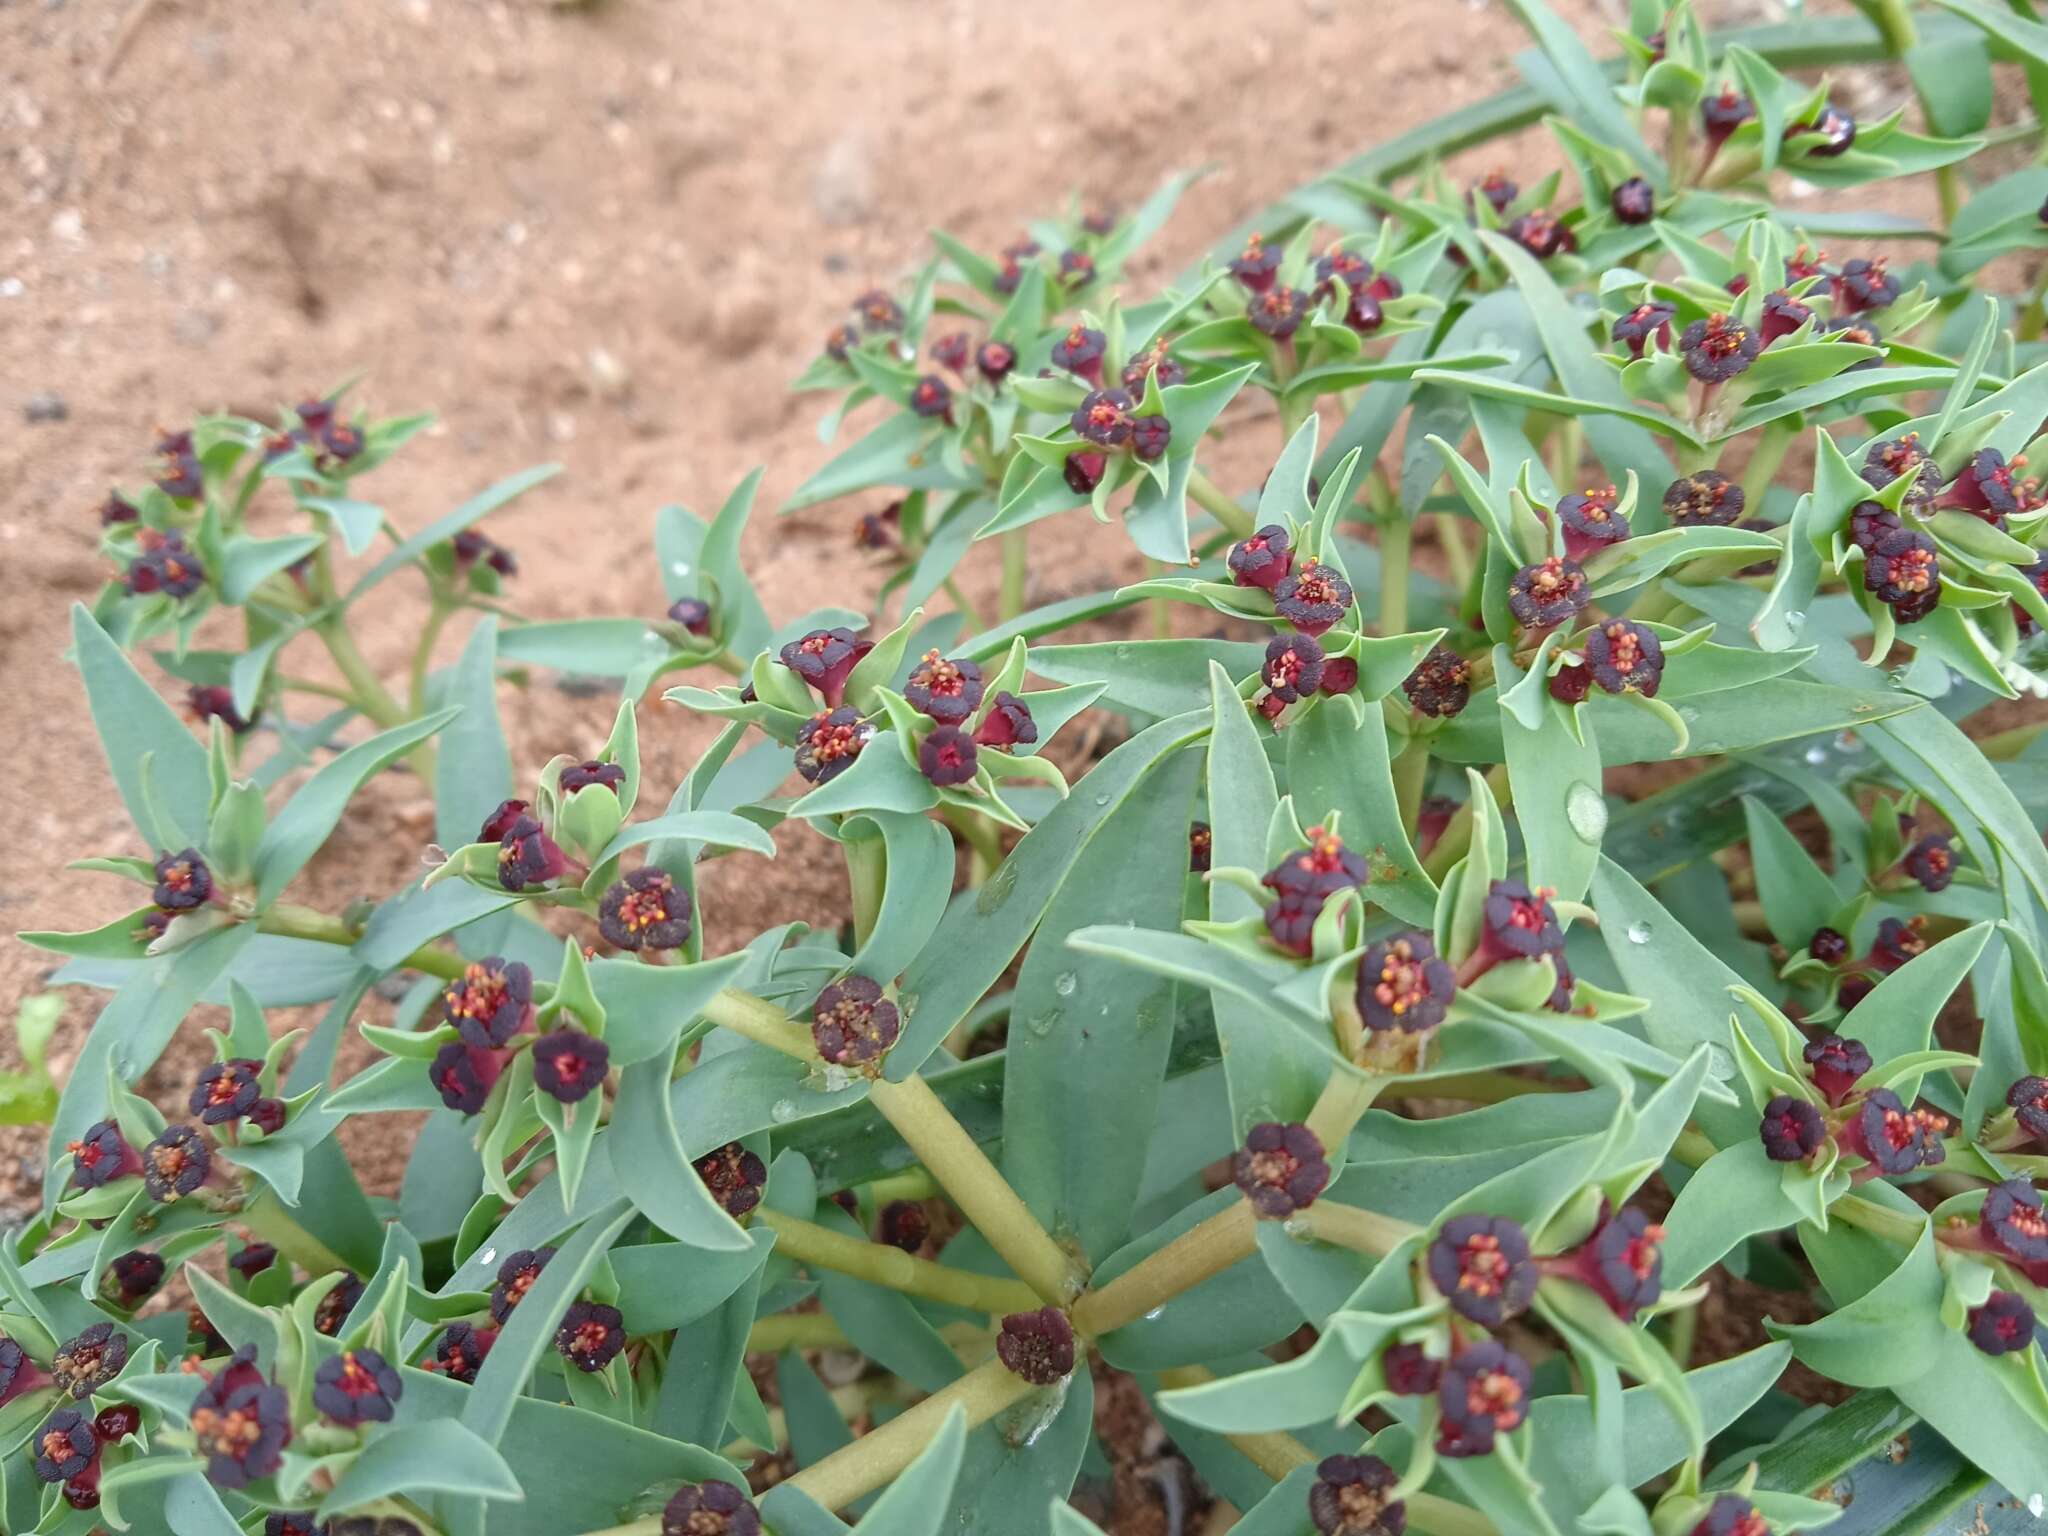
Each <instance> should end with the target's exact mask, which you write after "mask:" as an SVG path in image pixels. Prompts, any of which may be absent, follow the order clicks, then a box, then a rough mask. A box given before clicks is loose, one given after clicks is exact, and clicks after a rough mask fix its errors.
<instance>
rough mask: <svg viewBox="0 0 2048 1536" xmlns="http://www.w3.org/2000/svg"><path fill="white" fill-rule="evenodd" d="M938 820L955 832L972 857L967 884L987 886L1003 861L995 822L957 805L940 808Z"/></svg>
mask: <svg viewBox="0 0 2048 1536" xmlns="http://www.w3.org/2000/svg"><path fill="white" fill-rule="evenodd" d="M939 820H941V821H943V822H944V823H945V824H946V825H947V826H949V827H951V828H952V829H953V831H954V832H955V833H956V834H957V835H958V836H959V838H960V841H961V842H963V843H965V844H966V845H967V848H968V852H969V853H971V854H972V855H973V863H972V867H971V868H970V869H969V871H968V883H969V884H971V885H981V884H983V883H985V882H986V881H987V879H988V877H989V876H990V875H992V874H994V873H995V872H996V866H997V865H999V864H1001V863H1002V862H1003V840H1002V835H1001V834H1000V833H999V832H997V830H996V827H995V823H994V822H992V821H990V820H989V819H988V818H987V817H986V816H983V815H981V814H980V813H979V812H976V811H970V810H968V809H967V808H966V807H964V806H958V805H942V806H940V807H939Z"/></svg>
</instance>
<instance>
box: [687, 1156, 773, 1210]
mask: <svg viewBox="0 0 2048 1536" xmlns="http://www.w3.org/2000/svg"><path fill="white" fill-rule="evenodd" d="M690 1166H691V1167H693V1168H695V1169H696V1170H697V1177H698V1178H700V1179H702V1180H703V1181H704V1187H705V1188H706V1189H708V1190H710V1191H711V1197H712V1199H714V1200H716V1201H717V1202H718V1203H719V1205H721V1206H722V1207H724V1209H725V1214H726V1215H728V1216H735V1217H737V1216H744V1215H746V1214H747V1212H749V1211H751V1210H752V1209H753V1208H754V1207H755V1206H757V1205H759V1204H760V1203H761V1191H762V1189H763V1188H765V1187H766V1186H767V1183H768V1168H767V1165H766V1164H765V1163H763V1162H762V1161H761V1159H760V1158H758V1157H756V1156H755V1155H754V1154H753V1153H752V1152H749V1151H748V1150H747V1149H746V1147H745V1146H744V1145H742V1144H741V1143H740V1142H737V1141H728V1142H727V1143H726V1144H725V1145H724V1146H722V1147H714V1148H713V1149H712V1150H711V1151H709V1152H706V1153H705V1154H704V1155H703V1156H702V1157H700V1158H698V1159H697V1160H696V1161H695V1162H694V1163H692V1164H691V1165H690Z"/></svg>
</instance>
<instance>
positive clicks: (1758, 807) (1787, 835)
mask: <svg viewBox="0 0 2048 1536" xmlns="http://www.w3.org/2000/svg"><path fill="white" fill-rule="evenodd" d="M1742 812H1743V816H1744V818H1745V824H1746V825H1747V827H1748V829H1749V851H1750V858H1751V860H1752V861H1753V862H1754V863H1755V865H1756V886H1757V894H1758V895H1759V896H1760V897H1762V898H1763V904H1764V920H1765V921H1766V922H1768V923H1769V924H1770V927H1771V935H1772V937H1774V938H1775V939H1777V941H1778V942H1779V943H1780V944H1782V945H1784V946H1785V948H1786V949H1788V950H1790V951H1792V953H1794V954H1799V953H1801V952H1803V951H1804V950H1805V948H1806V946H1807V944H1808V942H1810V941H1811V940H1812V938H1813V934H1814V930H1815V929H1817V928H1823V927H1825V926H1827V924H1828V923H1829V922H1830V921H1831V920H1832V919H1833V918H1834V916H1835V914H1836V913H1838V912H1839V911H1840V910H1841V908H1842V895H1841V892H1839V891H1838V890H1836V889H1835V885H1834V882H1833V881H1832V880H1830V879H1829V878H1828V877H1827V876H1826V875H1825V874H1823V873H1822V872H1821V868H1820V866H1819V865H1818V864H1816V863H1814V862H1813V859H1812V857H1811V856H1810V855H1809V854H1808V853H1807V851H1806V850H1805V849H1804V848H1802V847H1801V846H1800V845H1799V839H1798V838H1796V837H1794V836H1793V835H1792V833H1791V832H1790V831H1789V830H1788V829H1787V828H1786V826H1785V824H1784V823H1783V822H1782V821H1780V820H1779V819H1778V818H1777V816H1776V815H1775V814H1773V813H1772V811H1771V810H1770V809H1769V807H1767V806H1766V805H1765V804H1764V803H1763V802H1762V801H1761V800H1758V799H1757V798H1756V797H1755V796H1753V795H1744V796H1743V797H1742Z"/></svg>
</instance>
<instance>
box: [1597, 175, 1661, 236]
mask: <svg viewBox="0 0 2048 1536" xmlns="http://www.w3.org/2000/svg"><path fill="white" fill-rule="evenodd" d="M1607 206H1608V207H1609V208H1610V209H1611V210H1612V211H1613V213H1614V217H1615V218H1616V219H1618V220H1619V221H1620V222H1621V223H1623V224H1647V223H1649V222H1650V220H1651V219H1653V218H1655V217H1656V216H1657V189H1656V188H1655V187H1653V186H1651V185H1650V184H1649V183H1648V182H1647V181H1645V180H1643V178H1642V177H1640V176H1631V177H1629V179H1628V180H1627V181H1624V182H1622V183H1621V184H1620V185H1619V186H1617V187H1616V188H1615V189H1614V190H1613V191H1612V192H1611V193H1609V194H1608V198H1607Z"/></svg>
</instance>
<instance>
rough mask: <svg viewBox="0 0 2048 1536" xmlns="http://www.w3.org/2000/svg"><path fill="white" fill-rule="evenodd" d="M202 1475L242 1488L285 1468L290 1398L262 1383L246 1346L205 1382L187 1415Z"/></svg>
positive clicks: (216, 1482) (219, 1484) (218, 1484)
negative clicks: (202, 1466) (201, 1462)
mask: <svg viewBox="0 0 2048 1536" xmlns="http://www.w3.org/2000/svg"><path fill="white" fill-rule="evenodd" d="M188 1417H189V1419H190V1422H191V1425H192V1435H193V1438H194V1439H195V1440H196V1441H197V1442H198V1447H197V1448H198V1450H199V1453H200V1454H201V1455H202V1456H204V1457H205V1458H206V1475H207V1477H208V1478H209V1479H210V1480H211V1481H212V1482H213V1483H214V1485H215V1486H216V1487H220V1488H230V1489H232V1488H241V1487H244V1486H246V1485H247V1484H249V1483H251V1482H254V1481H255V1480H256V1479H258V1478H264V1477H268V1476H270V1474H271V1473H273V1472H275V1471H276V1470H277V1469H278V1468H279V1467H280V1466H282V1465H283V1464H284V1448H285V1447H286V1446H287V1445H289V1444H290V1443H291V1438H292V1424H291V1398H290V1396H289V1395H288V1394H287V1393H286V1392H285V1389H284V1388H283V1387H280V1386H276V1385H274V1384H273V1383H271V1382H268V1381H266V1380H264V1378H263V1373H262V1372H261V1371H259V1370H257V1368H256V1354H255V1351H254V1350H253V1349H250V1348H248V1347H247V1346H244V1347H243V1348H241V1349H239V1350H237V1351H235V1356H234V1359H232V1360H231V1361H229V1363H228V1364H227V1365H226V1366H225V1367H224V1368H223V1369H222V1370H221V1371H220V1372H219V1373H218V1374H216V1375H214V1376H211V1377H209V1378H208V1379H207V1383H206V1385H205V1386H204V1387H203V1388H201V1389H200V1393H199V1396H198V1397H197V1398H195V1399H194V1400H193V1403H192V1409H191V1412H190V1414H189V1416H188Z"/></svg>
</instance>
